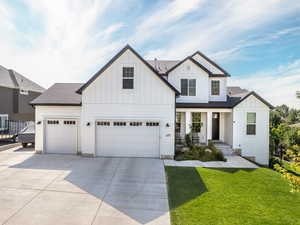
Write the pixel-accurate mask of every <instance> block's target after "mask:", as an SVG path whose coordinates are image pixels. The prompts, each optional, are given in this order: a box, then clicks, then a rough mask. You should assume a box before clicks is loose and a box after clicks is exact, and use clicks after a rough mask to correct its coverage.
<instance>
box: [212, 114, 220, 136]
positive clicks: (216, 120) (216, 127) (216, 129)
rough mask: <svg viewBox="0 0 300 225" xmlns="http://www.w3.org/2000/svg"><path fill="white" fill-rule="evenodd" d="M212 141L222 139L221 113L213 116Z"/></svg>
mask: <svg viewBox="0 0 300 225" xmlns="http://www.w3.org/2000/svg"><path fill="white" fill-rule="evenodd" d="M212 139H213V140H219V139H220V113H213V114H212Z"/></svg>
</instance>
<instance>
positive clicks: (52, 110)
mask: <svg viewBox="0 0 300 225" xmlns="http://www.w3.org/2000/svg"><path fill="white" fill-rule="evenodd" d="M35 110H36V111H35V115H36V116H35V117H36V118H35V121H36V125H35V129H36V132H35V150H36V151H37V152H41V153H59V154H61V153H64V154H77V153H79V152H80V151H81V144H80V115H81V108H80V106H36V107H35ZM39 122H41V123H40V124H38V123H39ZM74 122H75V124H74Z"/></svg>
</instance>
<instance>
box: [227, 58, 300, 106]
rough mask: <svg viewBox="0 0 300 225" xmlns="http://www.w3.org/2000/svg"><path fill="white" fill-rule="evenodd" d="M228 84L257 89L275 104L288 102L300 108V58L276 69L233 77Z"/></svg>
mask: <svg viewBox="0 0 300 225" xmlns="http://www.w3.org/2000/svg"><path fill="white" fill-rule="evenodd" d="M228 85H231V86H240V87H242V88H246V89H248V90H254V91H257V92H258V93H259V94H261V95H262V96H263V97H264V98H266V99H267V100H268V101H270V103H271V104H273V105H275V106H276V105H281V104H287V105H289V106H292V107H295V108H297V109H300V99H297V98H296V91H300V59H298V60H295V61H293V62H291V63H288V64H286V65H281V66H279V67H278V68H276V69H274V70H269V71H262V72H259V73H256V74H253V75H250V76H242V77H236V78H231V79H230V80H229V82H228Z"/></svg>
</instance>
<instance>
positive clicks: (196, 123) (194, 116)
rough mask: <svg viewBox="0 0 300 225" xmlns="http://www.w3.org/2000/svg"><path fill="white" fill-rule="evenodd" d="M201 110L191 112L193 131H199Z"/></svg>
mask: <svg viewBox="0 0 300 225" xmlns="http://www.w3.org/2000/svg"><path fill="white" fill-rule="evenodd" d="M201 126H202V123H201V112H193V113H192V131H193V133H200V131H201Z"/></svg>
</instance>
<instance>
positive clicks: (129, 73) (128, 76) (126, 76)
mask: <svg viewBox="0 0 300 225" xmlns="http://www.w3.org/2000/svg"><path fill="white" fill-rule="evenodd" d="M122 73H123V74H122V78H123V79H122V88H123V89H129V90H130V89H134V67H133V66H124V67H123V70H122Z"/></svg>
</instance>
